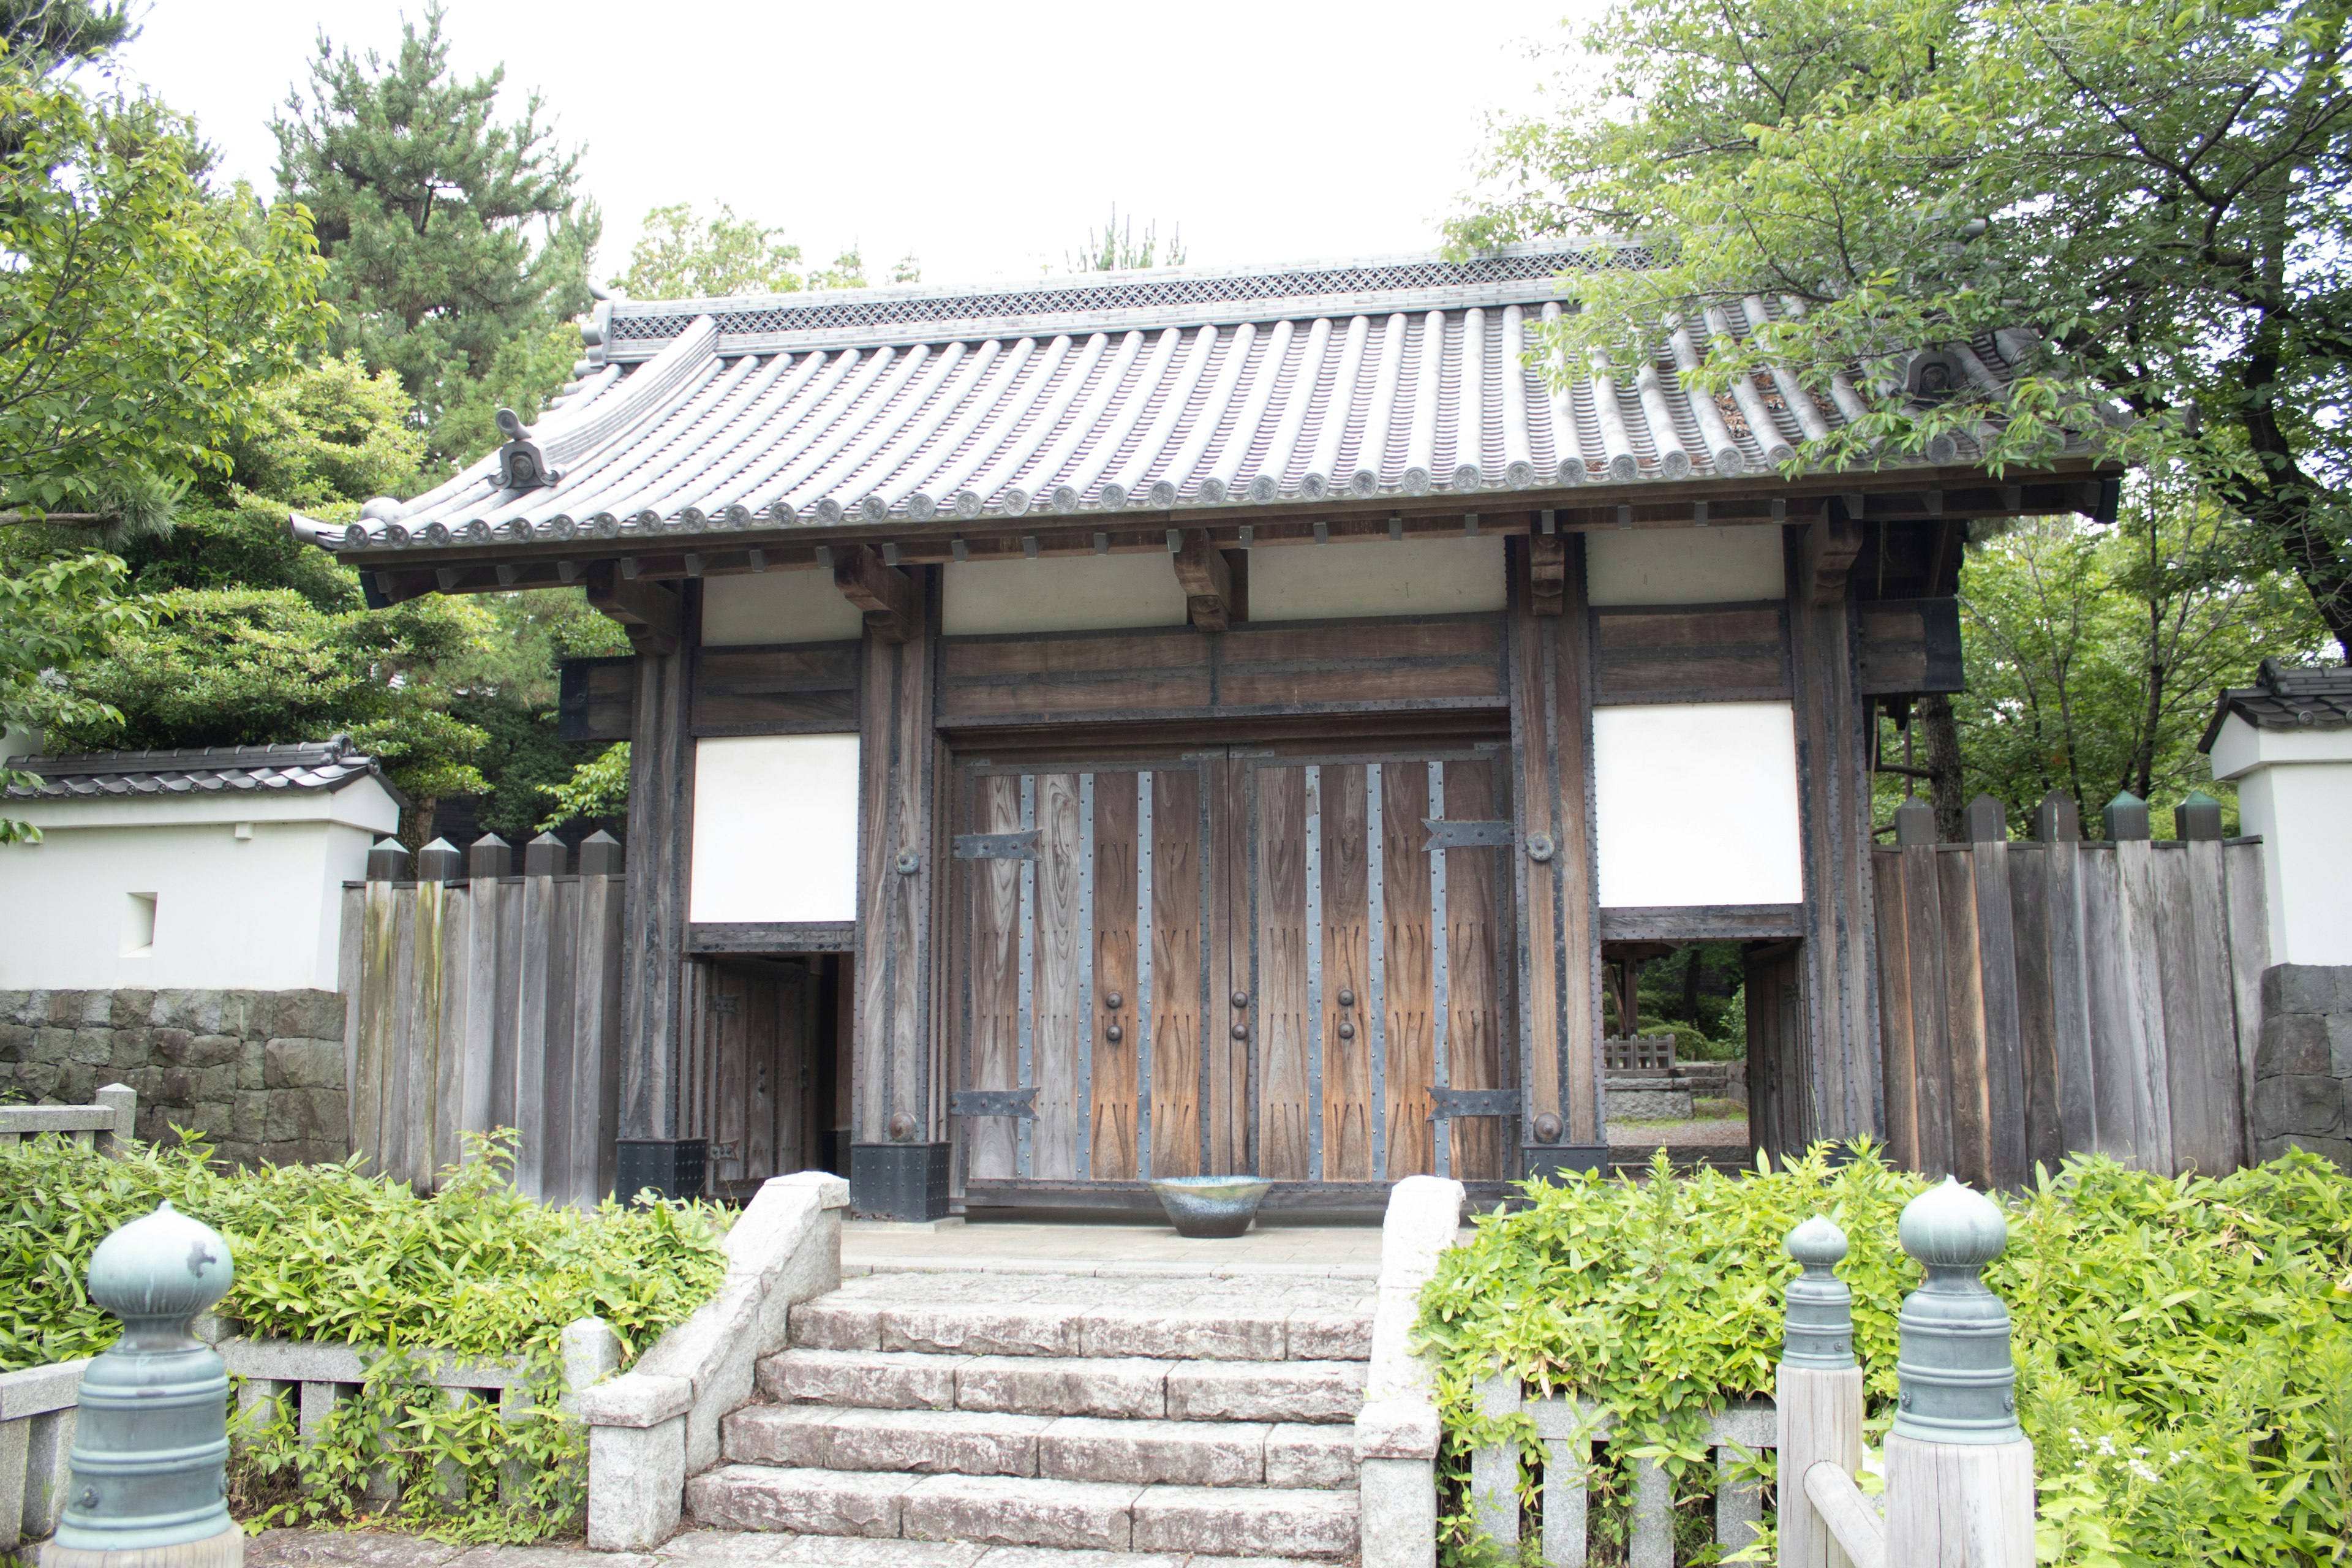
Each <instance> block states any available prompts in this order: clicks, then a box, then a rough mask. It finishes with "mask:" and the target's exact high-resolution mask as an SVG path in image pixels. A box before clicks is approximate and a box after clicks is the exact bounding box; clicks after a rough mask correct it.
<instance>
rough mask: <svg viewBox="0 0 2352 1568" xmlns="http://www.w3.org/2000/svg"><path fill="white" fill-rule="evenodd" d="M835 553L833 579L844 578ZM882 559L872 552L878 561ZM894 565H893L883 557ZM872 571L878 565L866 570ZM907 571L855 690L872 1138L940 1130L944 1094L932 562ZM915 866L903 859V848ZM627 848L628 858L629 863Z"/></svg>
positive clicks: (864, 1081)
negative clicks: (936, 1008)
mask: <svg viewBox="0 0 2352 1568" xmlns="http://www.w3.org/2000/svg"><path fill="white" fill-rule="evenodd" d="M838 560H839V558H836V571H835V580H836V581H838V580H839V578H840V572H839V570H838ZM875 564H876V565H877V567H879V563H878V562H877V563H875ZM879 569H880V570H881V571H883V572H887V573H890V574H892V575H893V576H898V575H900V574H898V573H897V572H896V570H895V569H894V568H889V567H879ZM866 576H867V577H868V578H871V577H872V576H873V574H871V573H868V574H866ZM905 580H906V581H907V583H908V598H907V601H906V605H905V613H906V617H907V621H908V629H907V635H906V637H905V640H903V641H889V640H886V638H885V634H886V632H887V634H888V635H889V636H892V637H895V636H896V631H895V629H894V628H885V627H877V625H876V616H877V614H878V613H879V612H871V611H869V614H868V616H867V621H866V630H867V633H868V636H867V637H866V651H865V667H864V671H863V675H862V682H863V684H862V686H861V689H860V690H861V694H860V697H859V705H858V711H859V727H858V734H859V744H860V746H861V748H862V751H863V762H862V764H861V767H862V772H863V774H864V781H863V805H862V810H863V820H862V822H861V825H860V828H859V835H860V841H861V851H860V861H861V865H860V879H859V920H858V944H859V947H858V955H857V959H858V962H857V983H858V992H859V994H858V1006H857V1016H856V1034H855V1047H854V1056H855V1058H856V1062H857V1066H858V1072H859V1074H860V1082H859V1086H858V1087H859V1094H860V1103H859V1110H858V1119H857V1132H856V1135H857V1137H858V1138H859V1139H860V1140H861V1141H874V1142H879V1141H881V1140H883V1139H884V1138H885V1137H887V1130H888V1126H889V1122H890V1119H891V1118H892V1117H893V1116H894V1115H897V1114H898V1113H899V1112H905V1113H906V1114H908V1116H910V1117H912V1118H913V1120H914V1122H915V1127H916V1139H917V1140H918V1141H929V1140H930V1139H933V1138H936V1137H937V1136H939V1134H940V1131H941V1128H940V1113H941V1111H942V1110H944V1103H943V1101H942V1100H941V1099H940V1096H939V1095H938V1093H937V1092H936V1089H937V1086H936V1085H935V1084H934V1082H933V1080H932V1074H931V1065H932V1064H931V1061H930V1043H931V1033H930V1022H931V1014H930V1002H931V998H930V994H929V984H930V967H931V954H932V939H933V936H934V925H935V922H934V921H933V919H932V912H931V887H932V879H933V878H934V876H935V875H936V874H937V867H936V859H937V857H936V855H935V853H934V850H935V846H934V844H933V837H934V835H933V832H932V820H931V797H932V791H933V787H934V784H935V783H936V763H937V754H936V753H937V747H938V745H939V740H938V736H937V733H936V731H935V728H934V725H933V722H932V712H931V707H932V693H933V689H934V680H933V675H934V670H933V665H934V663H935V659H936V656H937V650H938V647H939V606H938V603H937V599H938V593H937V587H938V568H936V567H922V568H919V569H917V570H916V571H915V572H914V573H912V574H907V575H906V578H905ZM902 854H903V855H908V856H911V857H912V861H911V865H912V869H911V870H909V871H907V872H901V871H900V870H899V869H898V864H899V857H900V856H901V855H902ZM634 863H635V861H634V858H632V864H634Z"/></svg>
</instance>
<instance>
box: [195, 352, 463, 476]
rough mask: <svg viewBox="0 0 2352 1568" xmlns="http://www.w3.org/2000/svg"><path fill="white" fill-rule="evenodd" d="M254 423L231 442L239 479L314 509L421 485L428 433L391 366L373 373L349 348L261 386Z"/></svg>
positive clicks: (230, 449)
mask: <svg viewBox="0 0 2352 1568" xmlns="http://www.w3.org/2000/svg"><path fill="white" fill-rule="evenodd" d="M256 404H257V406H256V408H255V410H254V416H253V419H252V423H251V424H250V426H248V427H247V431H246V433H245V435H244V437H243V438H242V439H240V440H238V441H236V443H234V444H233V445H232V446H231V447H229V448H228V451H229V458H230V461H231V462H232V464H233V465H234V471H235V475H236V483H237V485H238V486H239V487H241V488H242V489H247V490H250V491H252V492H253V493H254V494H256V495H263V496H268V497H269V498H270V499H271V500H278V501H283V502H285V503H286V504H287V505H288V506H289V507H294V508H298V509H299V510H304V511H313V510H318V509H320V508H322V507H331V506H333V505H334V504H335V503H337V502H338V501H363V500H370V499H372V498H373V497H375V496H384V495H389V496H402V495H408V494H412V493H414V492H415V490H416V489H418V488H419V486H418V484H417V479H418V474H419V470H420V469H421V468H423V466H424V462H425V433H424V432H423V431H421V430H419V429H417V428H416V427H415V426H414V425H413V424H411V423H410V421H409V408H410V404H409V401H408V395H407V393H406V392H404V390H402V387H401V384H400V378H399V377H398V376H396V375H394V374H392V373H391V372H390V371H379V372H378V373H376V374H373V375H370V374H368V373H367V369H366V367H365V366H363V365H362V364H361V363H360V358H359V355H358V354H357V353H354V352H352V351H349V350H347V351H345V352H344V353H341V354H339V355H333V356H331V357H329V358H327V359H324V360H321V361H320V363H317V364H313V365H306V366H304V367H303V368H302V369H300V370H298V371H296V372H295V373H294V374H291V375H289V376H287V377H285V378H284V379H283V380H280V381H277V382H273V383H271V384H269V385H268V386H266V387H264V388H262V389H261V391H260V394H259V395H258V396H257V399H256Z"/></svg>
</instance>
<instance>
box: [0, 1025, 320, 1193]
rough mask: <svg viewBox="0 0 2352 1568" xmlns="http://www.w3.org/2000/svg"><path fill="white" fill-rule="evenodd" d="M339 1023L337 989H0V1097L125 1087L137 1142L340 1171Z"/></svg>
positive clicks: (69, 1100) (51, 1100) (53, 1096)
mask: <svg viewBox="0 0 2352 1568" xmlns="http://www.w3.org/2000/svg"><path fill="white" fill-rule="evenodd" d="M343 1013H344V1008H343V998H342V996H341V994H340V993H337V992H333V991H173V990H163V991H145V990H116V991H0V1094H5V1095H6V1096H8V1097H9V1098H11V1099H15V1100H26V1101H32V1102H36V1103H42V1104H53V1105H79V1104H88V1103H89V1101H90V1100H91V1098H92V1096H94V1095H95V1094H96V1092H97V1091H98V1089H100V1086H102V1085H105V1084H109V1083H116V1082H120V1083H124V1084H128V1085H129V1086H130V1087H131V1089H135V1090H137V1091H138V1094H139V1119H138V1131H137V1135H138V1137H140V1138H141V1139H142V1140H144V1141H149V1142H176V1134H175V1133H174V1131H173V1129H174V1128H184V1129H186V1130H187V1131H191V1132H194V1133H198V1134H201V1135H202V1136H204V1137H205V1138H207V1139H209V1140H210V1141H211V1142H212V1143H213V1147H214V1151H215V1154H216V1155H217V1157H218V1158H219V1159H220V1160H221V1161H222V1162H224V1163H230V1164H238V1165H252V1164H257V1163H271V1164H296V1163H312V1162H318V1161H333V1160H341V1159H342V1158H343V1157H344V1156H345V1155H347V1154H349V1153H350V1152H351V1134H350V1119H349V1113H348V1110H347V1102H346V1099H345V1085H344V1078H343V1075H344V1066H343Z"/></svg>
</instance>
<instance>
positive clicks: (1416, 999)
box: [950, 741, 1522, 1197]
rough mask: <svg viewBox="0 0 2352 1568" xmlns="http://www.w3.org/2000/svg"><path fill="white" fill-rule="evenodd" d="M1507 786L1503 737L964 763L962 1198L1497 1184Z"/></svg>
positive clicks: (1506, 1148) (959, 849)
mask: <svg viewBox="0 0 2352 1568" xmlns="http://www.w3.org/2000/svg"><path fill="white" fill-rule="evenodd" d="M1507 773H1508V753H1507V752H1506V751H1505V749H1504V748H1503V746H1502V745H1501V744H1500V743H1498V742H1486V743H1460V742H1454V743H1445V742H1440V743H1435V744H1424V745H1419V746H1397V745H1387V746H1382V745H1378V744H1364V745H1353V746H1350V745H1339V744H1335V743H1334V742H1329V741H1300V742H1288V743H1269V744H1252V745H1234V746H1227V747H1218V748H1214V749H1210V750H1190V751H1178V750H1175V749H1173V748H1171V749H1170V750H1168V751H1166V752H1160V753H1158V754H1139V753H1138V752H1137V751H1136V749H1135V748H1133V747H1121V748H1118V749H1116V750H1114V749H1112V748H1110V747H1108V746H1106V747H1103V748H1100V749H1099V750H1098V751H1097V752H1096V753H1095V754H1087V753H1085V752H1080V751H1076V750H1071V751H1067V752H1060V753H1057V754H1055V755H1053V756H1050V757H1046V758H1041V759H1024V760H1022V761H1020V762H1018V763H1004V764H998V763H991V762H987V761H982V760H969V761H965V762H963V763H960V764H959V766H958V768H957V776H956V789H955V803H954V812H955V830H954V831H955V837H954V841H953V842H954V857H955V868H956V873H957V877H956V885H955V888H954V889H953V893H952V898H953V900H954V901H953V908H954V910H955V911H956V912H955V913H954V914H953V915H952V916H951V917H950V918H951V920H952V921H953V922H954V931H955V940H956V943H957V952H956V983H955V984H956V994H955V996H954V998H953V1000H952V1002H951V1004H950V1005H951V1007H952V1008H953V1009H954V1012H953V1017H954V1024H953V1026H952V1030H951V1035H952V1037H953V1038H954V1040H955V1041H956V1042H957V1053H956V1059H955V1061H954V1063H953V1066H952V1070H953V1072H954V1075H955V1081H956V1085H957V1087H956V1089H955V1090H954V1092H953V1093H952V1094H951V1095H950V1110H952V1112H953V1113H954V1114H955V1115H956V1116H957V1117H958V1118H960V1119H961V1121H962V1123H963V1126H964V1127H965V1129H966V1135H965V1138H964V1141H963V1156H964V1160H965V1181H966V1185H967V1187H968V1189H969V1190H970V1191H971V1193H972V1194H974V1196H975V1197H981V1196H984V1195H986V1194H989V1193H992V1192H1000V1193H1001V1192H1019V1191H1023V1190H1026V1191H1029V1192H1032V1193H1036V1192H1041V1191H1050V1190H1052V1189H1055V1188H1067V1189H1072V1190H1077V1189H1083V1188H1085V1187H1087V1186H1094V1187H1097V1188H1100V1187H1102V1186H1105V1185H1107V1184H1133V1183H1136V1182H1140V1181H1144V1180H1148V1179H1150V1178H1151V1177H1153V1176H1165V1175H1186V1174H1195V1173H1223V1172H1229V1171H1255V1172H1256V1173H1259V1174H1262V1175H1265V1176H1269V1177H1272V1178H1273V1179H1275V1180H1276V1182H1278V1183H1303V1184H1316V1185H1318V1186H1320V1187H1325V1188H1328V1187H1330V1186H1333V1185H1335V1184H1336V1185H1344V1184H1355V1183H1367V1184H1376V1183H1382V1182H1388V1181H1394V1180H1396V1179H1398V1178H1400V1177H1402V1176H1406V1175H1411V1174H1414V1173H1437V1174H1452V1175H1454V1176H1457V1177H1461V1178H1463V1179H1465V1180H1473V1181H1500V1180H1506V1179H1508V1178H1509V1177H1511V1176H1512V1175H1514V1174H1515V1171H1514V1170H1513V1168H1512V1167H1513V1164H1514V1163H1515V1159H1516V1145H1517V1120H1518V1113H1519V1108H1520V1105H1521V1103H1522V1100H1521V1093H1520V1078H1519V1073H1520V1067H1519V1064H1518V1063H1517V1061H1516V1060H1514V1059H1512V1053H1511V1049H1510V1047H1509V1045H1508V1044H1507V1042H1508V1040H1509V1039H1510V1038H1511V1037H1512V1035H1513V1034H1514V1031H1513V1030H1512V1029H1511V1028H1510V1027H1508V1026H1507V1020H1508V1019H1510V1018H1511V1017H1512V1016H1513V1011H1514V1002H1513V996H1512V989H1513V976H1514V973H1515V970H1516V964H1517V959H1516V949H1515V945H1514V944H1515V941H1516V938H1515V933H1514V930H1513V922H1512V913H1511V910H1512V899H1511V895H1510V889H1511V886H1512V879H1511V876H1510V868H1509V863H1508V861H1507V859H1506V858H1504V857H1506V856H1507V854H1508V853H1509V852H1510V849H1511V847H1512V845H1513V844H1514V842H1515V840H1514V837H1513V832H1512V828H1511V812H1510V803H1509V800H1508V797H1507V789H1508V781H1507ZM1441 933H1442V935H1441Z"/></svg>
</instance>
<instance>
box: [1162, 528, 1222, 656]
mask: <svg viewBox="0 0 2352 1568" xmlns="http://www.w3.org/2000/svg"><path fill="white" fill-rule="evenodd" d="M1168 559H1169V560H1170V562H1171V563H1173V564H1174V566H1175V568H1176V582H1177V584H1178V585H1179V586H1181V588H1182V589H1183V590H1184V604H1185V608H1186V611H1187V616H1188V618H1189V619H1190V620H1191V621H1192V625H1193V626H1196V627H1198V628H1199V629H1201V630H1202V631H1204V632H1221V631H1223V630H1225V629H1226V628H1227V627H1228V626H1231V625H1232V623H1233V613H1234V573H1233V568H1232V567H1230V566H1228V565H1227V564H1226V563H1225V558H1224V555H1223V553H1222V552H1220V551H1219V550H1218V549H1217V548H1216V546H1215V545H1214V543H1213V542H1211V540H1210V538H1209V533H1208V531H1207V530H1206V529H1201V528H1193V529H1187V530H1185V531H1184V539H1183V542H1182V544H1181V546H1180V547H1179V548H1178V549H1177V551H1176V552H1175V553H1174V554H1172V555H1171V556H1170V557H1169V558H1168Z"/></svg>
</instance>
